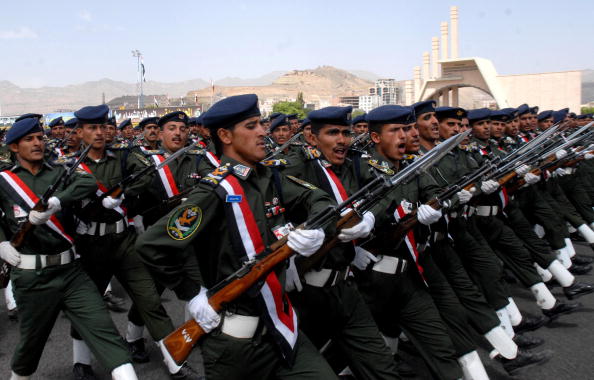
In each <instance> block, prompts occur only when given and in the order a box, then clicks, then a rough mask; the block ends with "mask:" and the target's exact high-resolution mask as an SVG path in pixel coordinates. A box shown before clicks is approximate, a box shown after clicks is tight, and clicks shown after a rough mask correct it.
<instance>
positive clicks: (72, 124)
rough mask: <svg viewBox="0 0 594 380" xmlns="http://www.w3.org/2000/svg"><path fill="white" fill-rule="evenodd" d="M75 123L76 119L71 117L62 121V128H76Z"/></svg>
mask: <svg viewBox="0 0 594 380" xmlns="http://www.w3.org/2000/svg"><path fill="white" fill-rule="evenodd" d="M77 123H78V119H77V118H75V117H71V118H70V119H68V120H66V121H65V122H64V128H76V124H77Z"/></svg>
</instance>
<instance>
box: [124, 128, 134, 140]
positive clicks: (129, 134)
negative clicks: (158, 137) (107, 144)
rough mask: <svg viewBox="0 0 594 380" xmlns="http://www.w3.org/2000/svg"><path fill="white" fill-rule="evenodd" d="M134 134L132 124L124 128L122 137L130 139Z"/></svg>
mask: <svg viewBox="0 0 594 380" xmlns="http://www.w3.org/2000/svg"><path fill="white" fill-rule="evenodd" d="M132 136H133V130H132V126H131V125H128V126H127V127H124V129H122V137H123V138H125V139H129V138H132Z"/></svg>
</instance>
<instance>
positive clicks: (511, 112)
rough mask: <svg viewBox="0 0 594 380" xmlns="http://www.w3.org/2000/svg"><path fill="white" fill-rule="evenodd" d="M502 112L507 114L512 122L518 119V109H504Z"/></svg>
mask: <svg viewBox="0 0 594 380" xmlns="http://www.w3.org/2000/svg"><path fill="white" fill-rule="evenodd" d="M500 111H503V112H507V113H508V114H509V117H510V119H511V120H513V119H515V118H516V117H518V109H517V108H511V107H510V108H503V109H501V110H500Z"/></svg>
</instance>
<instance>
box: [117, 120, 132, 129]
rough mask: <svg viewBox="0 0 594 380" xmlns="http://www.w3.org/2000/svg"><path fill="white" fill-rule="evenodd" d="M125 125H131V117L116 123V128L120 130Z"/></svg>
mask: <svg viewBox="0 0 594 380" xmlns="http://www.w3.org/2000/svg"><path fill="white" fill-rule="evenodd" d="M127 126H132V119H126V120H124V121H122V122H121V123H120V125H118V129H119V130H120V131H121V130H122V129H124V128H126V127H127Z"/></svg>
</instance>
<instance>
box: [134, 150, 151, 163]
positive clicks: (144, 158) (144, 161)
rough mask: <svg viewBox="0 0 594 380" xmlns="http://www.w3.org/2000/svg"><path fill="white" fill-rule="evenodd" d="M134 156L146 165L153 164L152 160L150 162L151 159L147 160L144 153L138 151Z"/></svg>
mask: <svg viewBox="0 0 594 380" xmlns="http://www.w3.org/2000/svg"><path fill="white" fill-rule="evenodd" d="M134 156H135V157H136V158H138V160H139V161H140V162H142V163H143V164H144V165H146V166H151V162H150V161H149V160H147V159H146V157H144V156H143V155H141V154H138V153H136V152H134Z"/></svg>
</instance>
